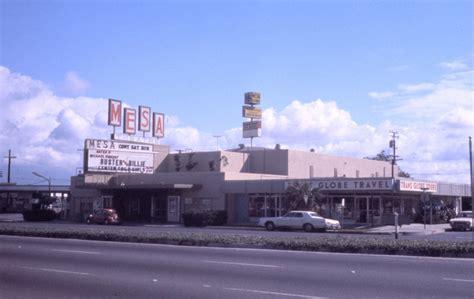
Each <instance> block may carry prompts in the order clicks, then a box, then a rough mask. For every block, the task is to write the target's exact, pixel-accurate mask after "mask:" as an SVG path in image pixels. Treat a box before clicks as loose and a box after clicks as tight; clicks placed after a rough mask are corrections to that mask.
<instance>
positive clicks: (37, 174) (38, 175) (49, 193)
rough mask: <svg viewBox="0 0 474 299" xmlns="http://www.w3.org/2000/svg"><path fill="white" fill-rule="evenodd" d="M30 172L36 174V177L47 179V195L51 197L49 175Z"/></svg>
mask: <svg viewBox="0 0 474 299" xmlns="http://www.w3.org/2000/svg"><path fill="white" fill-rule="evenodd" d="M32 174H34V175H36V176H37V177H40V178H43V179H45V180H47V181H48V197H51V177H49V178H48V177H45V176H44V175H41V174H39V173H37V172H34V171H33V172H32Z"/></svg>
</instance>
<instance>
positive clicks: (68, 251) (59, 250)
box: [51, 249, 102, 254]
mask: <svg viewBox="0 0 474 299" xmlns="http://www.w3.org/2000/svg"><path fill="white" fill-rule="evenodd" d="M51 251H56V252H67V253H80V254H102V253H100V252H95V251H80V250H66V249H51Z"/></svg>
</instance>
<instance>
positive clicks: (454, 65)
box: [439, 60, 469, 71]
mask: <svg viewBox="0 0 474 299" xmlns="http://www.w3.org/2000/svg"><path fill="white" fill-rule="evenodd" d="M439 66H440V67H442V68H445V69H448V70H451V71H461V70H466V69H468V68H469V67H468V66H467V65H466V64H465V63H464V62H463V61H462V60H455V61H451V62H441V63H440V64H439Z"/></svg>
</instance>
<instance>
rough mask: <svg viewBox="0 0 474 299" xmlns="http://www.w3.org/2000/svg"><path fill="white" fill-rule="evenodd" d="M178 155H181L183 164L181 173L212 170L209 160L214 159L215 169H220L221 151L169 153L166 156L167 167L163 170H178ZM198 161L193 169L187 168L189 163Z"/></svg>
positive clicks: (180, 159) (180, 158)
mask: <svg viewBox="0 0 474 299" xmlns="http://www.w3.org/2000/svg"><path fill="white" fill-rule="evenodd" d="M176 157H179V161H180V164H181V169H180V171H179V172H180V173H185V172H205V171H210V168H209V161H214V168H215V171H219V160H220V152H217V151H216V152H190V153H181V154H178V153H174V154H169V155H168V157H167V158H166V163H167V165H168V166H167V169H166V171H163V172H177V171H176V160H175V159H176ZM190 162H191V163H197V164H196V165H195V166H194V167H193V168H192V169H191V170H187V169H186V165H187V164H189V163H190Z"/></svg>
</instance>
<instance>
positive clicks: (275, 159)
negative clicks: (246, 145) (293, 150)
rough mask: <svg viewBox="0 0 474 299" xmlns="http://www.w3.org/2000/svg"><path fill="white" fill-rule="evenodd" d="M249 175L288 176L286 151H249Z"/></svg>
mask: <svg viewBox="0 0 474 299" xmlns="http://www.w3.org/2000/svg"><path fill="white" fill-rule="evenodd" d="M248 153H249V155H250V171H249V172H251V173H263V174H276V175H288V150H276V149H258V150H249V151H248Z"/></svg>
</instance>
